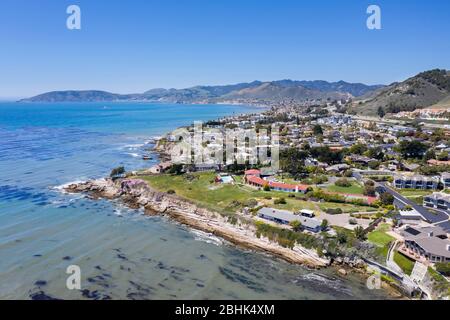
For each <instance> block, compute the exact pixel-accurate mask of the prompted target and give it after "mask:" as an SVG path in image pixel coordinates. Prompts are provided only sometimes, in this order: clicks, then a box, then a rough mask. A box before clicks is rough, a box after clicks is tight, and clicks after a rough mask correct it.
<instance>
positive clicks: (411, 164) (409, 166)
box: [401, 163, 420, 172]
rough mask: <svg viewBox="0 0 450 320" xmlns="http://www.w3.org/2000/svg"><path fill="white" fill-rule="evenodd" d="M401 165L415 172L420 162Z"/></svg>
mask: <svg viewBox="0 0 450 320" xmlns="http://www.w3.org/2000/svg"><path fill="white" fill-rule="evenodd" d="M401 167H402V168H403V170H406V171H411V172H413V171H416V170H417V169H419V168H420V164H417V163H402V164H401Z"/></svg>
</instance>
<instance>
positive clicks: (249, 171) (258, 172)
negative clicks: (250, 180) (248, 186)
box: [245, 169, 261, 177]
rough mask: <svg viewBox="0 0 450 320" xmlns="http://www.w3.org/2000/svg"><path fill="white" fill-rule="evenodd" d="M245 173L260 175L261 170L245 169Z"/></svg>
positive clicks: (247, 174)
mask: <svg viewBox="0 0 450 320" xmlns="http://www.w3.org/2000/svg"><path fill="white" fill-rule="evenodd" d="M245 175H246V176H258V177H260V176H261V171H259V170H256V169H251V170H247V171H245Z"/></svg>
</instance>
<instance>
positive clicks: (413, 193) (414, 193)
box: [396, 189, 433, 198]
mask: <svg viewBox="0 0 450 320" xmlns="http://www.w3.org/2000/svg"><path fill="white" fill-rule="evenodd" d="M396 190H397V191H398V193H400V194H401V195H402V196H404V197H407V198H409V197H424V196H428V195H430V194H432V193H433V191H432V190H415V189H396Z"/></svg>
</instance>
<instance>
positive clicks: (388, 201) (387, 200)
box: [380, 192, 395, 206]
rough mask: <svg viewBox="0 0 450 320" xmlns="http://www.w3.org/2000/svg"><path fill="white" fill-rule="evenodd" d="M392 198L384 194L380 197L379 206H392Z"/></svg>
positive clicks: (390, 195)
mask: <svg viewBox="0 0 450 320" xmlns="http://www.w3.org/2000/svg"><path fill="white" fill-rule="evenodd" d="M394 200H395V198H394V196H393V195H392V194H390V193H387V192H384V193H382V194H381V196H380V201H381V204H382V205H384V206H390V205H393V204H394Z"/></svg>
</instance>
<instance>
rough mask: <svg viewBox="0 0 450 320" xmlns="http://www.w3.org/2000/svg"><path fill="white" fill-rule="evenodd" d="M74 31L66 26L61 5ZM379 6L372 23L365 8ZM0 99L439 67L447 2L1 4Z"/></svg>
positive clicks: (96, 0) (445, 56) (380, 79)
mask: <svg viewBox="0 0 450 320" xmlns="http://www.w3.org/2000/svg"><path fill="white" fill-rule="evenodd" d="M71 4H76V5H79V6H80V7H81V11H82V29H81V30H79V31H70V30H68V29H67V28H66V19H67V17H68V15H67V14H66V8H67V7H68V6H69V5H71ZM370 4H377V5H379V6H380V7H381V10H382V27H383V29H382V30H376V31H373V30H368V29H367V28H366V19H367V17H368V15H367V14H366V9H367V7H368V6H369V5H370ZM0 43H1V47H0V73H1V76H0V97H24V96H30V95H34V94H38V93H41V92H45V91H51V90H67V89H100V90H107V91H112V92H117V93H131V92H143V91H145V90H148V89H150V88H155V87H165V88H167V87H175V88H181V87H189V86H193V85H198V84H229V83H237V82H246V81H252V80H278V79H286V78H291V79H297V80H315V79H321V80H322V79H323V80H328V81H337V80H341V79H342V80H346V81H350V82H364V83H368V84H375V83H390V82H393V81H399V80H403V79H405V78H407V77H409V76H412V75H414V74H416V73H418V72H421V71H424V70H427V69H431V68H436V67H439V68H447V69H450V58H449V56H450V55H449V53H450V1H448V0H435V1H424V0H408V1H404V0H386V1H379V0H372V1H365V0H342V1H335V0H315V1H313V0H311V1H306V0H303V1H302V0H182V1H180V0H145V1H144V0H128V1H122V0H109V1H107V0H78V1H76V0H70V1H67V0H39V1H38V0H2V1H1V4H0Z"/></svg>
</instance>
